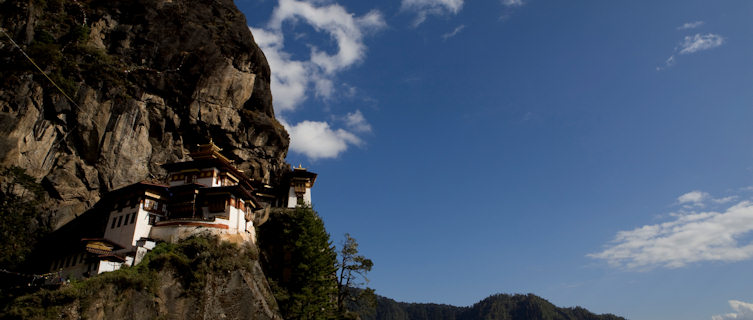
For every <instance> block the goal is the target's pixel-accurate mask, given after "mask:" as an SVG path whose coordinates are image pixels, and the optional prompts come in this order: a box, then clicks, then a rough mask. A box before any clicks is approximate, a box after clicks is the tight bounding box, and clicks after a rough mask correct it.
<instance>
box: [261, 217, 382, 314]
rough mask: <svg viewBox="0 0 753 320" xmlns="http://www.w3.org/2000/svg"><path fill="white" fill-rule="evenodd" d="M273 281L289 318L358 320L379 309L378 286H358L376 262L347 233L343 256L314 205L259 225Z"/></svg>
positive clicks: (266, 268)
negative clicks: (364, 287)
mask: <svg viewBox="0 0 753 320" xmlns="http://www.w3.org/2000/svg"><path fill="white" fill-rule="evenodd" d="M259 247H260V249H261V252H262V262H263V263H262V266H263V268H264V273H265V274H266V276H267V281H268V282H269V284H270V286H271V287H272V291H273V292H274V294H275V297H276V298H277V302H278V305H279V306H280V311H281V313H282V316H283V317H284V318H285V319H357V318H358V317H359V315H358V313H356V312H352V311H350V310H355V309H357V310H360V311H362V312H369V310H371V311H373V310H375V309H374V308H375V306H376V295H374V290H372V289H369V288H366V289H358V287H360V286H362V285H364V284H365V283H366V282H368V279H366V277H365V275H366V273H367V272H368V271H370V270H371V268H372V266H373V265H374V263H373V262H372V261H371V260H370V259H367V258H365V257H364V256H363V255H359V254H358V243H357V242H356V240H355V239H354V238H353V237H351V236H350V235H349V234H346V235H345V239H344V241H343V242H342V247H341V249H340V251H339V257H338V254H337V252H336V251H335V247H334V246H333V245H332V242H331V241H330V238H329V234H328V233H327V231H326V230H325V229H324V223H323V222H322V220H321V218H319V215H318V214H317V213H316V212H315V211H314V210H313V209H311V208H310V207H306V206H299V207H297V208H295V209H281V210H276V211H274V212H273V214H272V216H271V217H270V219H269V221H268V222H267V223H266V224H264V226H263V227H261V228H259Z"/></svg>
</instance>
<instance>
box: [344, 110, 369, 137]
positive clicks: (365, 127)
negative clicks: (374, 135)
mask: <svg viewBox="0 0 753 320" xmlns="http://www.w3.org/2000/svg"><path fill="white" fill-rule="evenodd" d="M343 120H344V121H345V126H346V127H347V128H348V129H350V130H351V131H355V132H360V133H367V132H371V124H369V122H368V121H366V118H365V117H364V116H363V113H361V110H356V111H355V112H351V113H348V114H347V115H345V117H344V119H343Z"/></svg>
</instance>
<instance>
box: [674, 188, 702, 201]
mask: <svg viewBox="0 0 753 320" xmlns="http://www.w3.org/2000/svg"><path fill="white" fill-rule="evenodd" d="M708 197H709V194H708V193H706V192H703V191H698V190H695V191H691V192H688V193H686V194H683V195H681V196H679V197H677V203H679V204H686V203H692V204H697V203H702V202H703V200H706V199H707V198H708Z"/></svg>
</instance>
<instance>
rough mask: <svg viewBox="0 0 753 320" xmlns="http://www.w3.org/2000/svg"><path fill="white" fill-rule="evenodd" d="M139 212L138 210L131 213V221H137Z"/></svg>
mask: <svg viewBox="0 0 753 320" xmlns="http://www.w3.org/2000/svg"><path fill="white" fill-rule="evenodd" d="M137 214H138V212H134V213H133V214H131V223H133V222H134V221H136V215H137Z"/></svg>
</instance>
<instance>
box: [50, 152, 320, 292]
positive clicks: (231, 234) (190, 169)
mask: <svg viewBox="0 0 753 320" xmlns="http://www.w3.org/2000/svg"><path fill="white" fill-rule="evenodd" d="M220 151H221V149H220V148H219V147H217V146H216V145H214V144H213V143H211V142H210V143H209V144H205V145H200V146H199V147H198V149H197V150H196V151H194V152H192V153H190V156H191V158H192V159H193V160H191V161H185V162H175V163H168V164H164V165H162V167H163V168H165V170H166V171H167V172H168V174H167V179H166V180H167V181H165V184H159V183H152V182H138V183H135V184H132V185H129V186H126V187H123V188H120V189H117V190H114V191H112V192H110V193H108V194H106V195H105V196H103V197H102V199H101V200H100V201H99V202H97V204H95V205H94V206H93V207H92V209H90V210H89V211H87V212H86V213H84V214H82V215H81V216H80V217H78V218H76V219H75V220H73V221H71V222H70V223H68V224H66V225H65V226H63V227H62V228H60V230H58V231H56V233H57V238H58V239H59V240H56V242H58V243H56V245H55V247H57V248H59V249H60V250H58V249H56V250H54V252H51V253H50V259H51V263H50V266H49V271H50V272H59V274H60V276H61V277H63V278H83V277H88V276H91V275H96V274H99V273H102V272H107V271H113V270H117V269H119V268H120V267H122V266H124V265H127V266H132V265H135V264H138V263H139V262H140V261H141V259H142V258H143V257H144V255H145V254H146V253H147V252H148V251H149V250H151V249H152V248H154V246H155V245H156V242H157V241H169V242H175V241H177V240H179V239H183V238H186V237H189V236H191V235H195V234H214V235H218V236H220V238H221V239H223V240H227V241H231V242H236V243H241V242H255V241H256V231H255V227H258V226H260V225H262V224H263V223H264V222H265V221H266V220H267V219H268V218H269V209H270V208H272V207H281V208H295V207H296V206H297V205H302V204H306V205H310V204H311V188H312V187H313V185H314V182H315V181H316V176H317V175H316V174H315V173H313V172H309V171H307V170H306V169H305V168H302V167H300V166H299V167H298V168H294V169H293V170H292V171H290V172H288V173H287V174H286V176H285V177H284V179H283V183H282V184H281V185H280V186H276V187H273V186H269V185H265V184H263V183H260V182H259V181H255V180H252V179H250V178H248V177H247V176H246V175H245V174H244V173H243V172H242V171H240V170H238V169H237V168H236V167H235V166H234V165H233V163H232V161H230V160H229V159H227V158H226V157H225V156H223V155H222V154H221V153H220Z"/></svg>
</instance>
